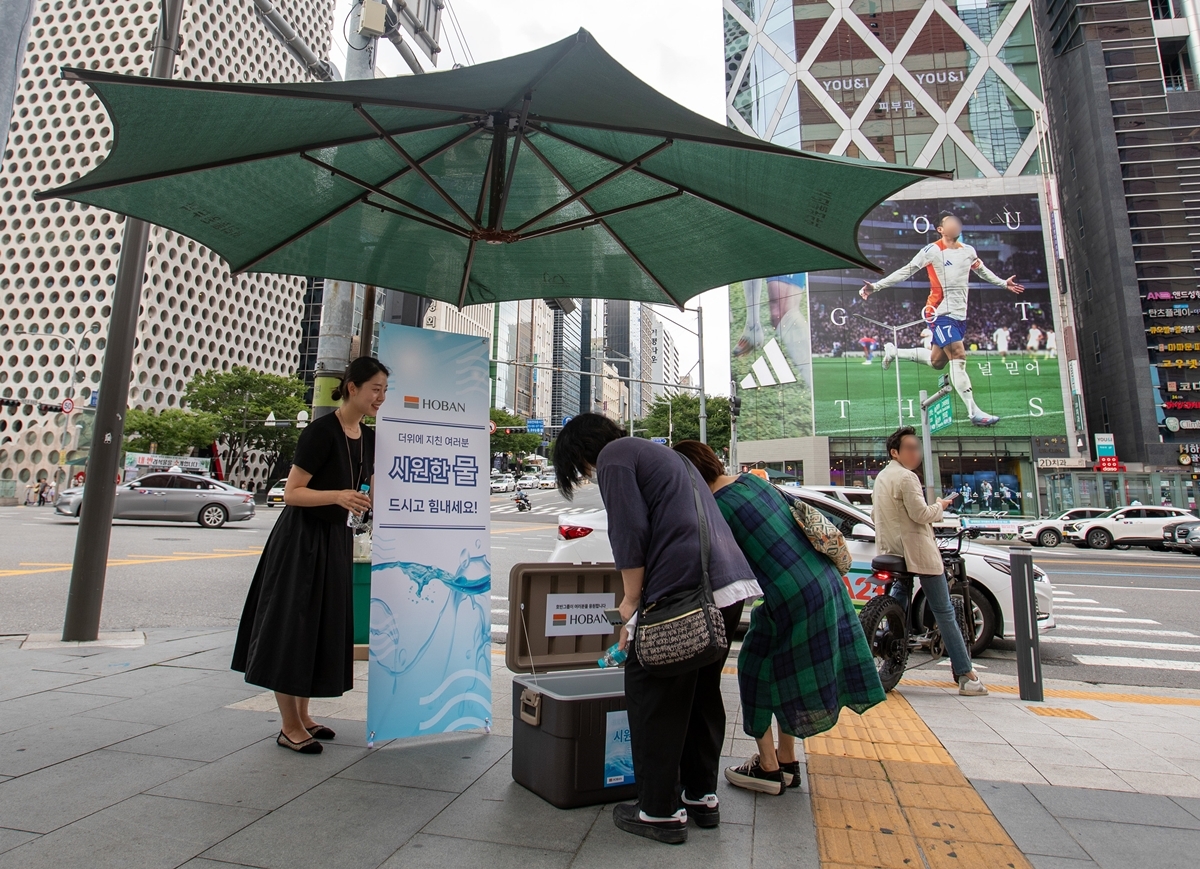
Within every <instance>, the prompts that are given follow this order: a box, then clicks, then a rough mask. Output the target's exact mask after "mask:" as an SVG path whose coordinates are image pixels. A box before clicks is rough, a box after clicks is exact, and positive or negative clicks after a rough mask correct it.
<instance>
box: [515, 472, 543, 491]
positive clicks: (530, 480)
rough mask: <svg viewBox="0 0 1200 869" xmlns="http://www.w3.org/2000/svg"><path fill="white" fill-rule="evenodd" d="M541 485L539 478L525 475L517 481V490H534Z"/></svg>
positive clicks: (533, 475) (534, 475) (535, 475)
mask: <svg viewBox="0 0 1200 869" xmlns="http://www.w3.org/2000/svg"><path fill="white" fill-rule="evenodd" d="M540 483H541V477H539V476H538V475H537V474H526V475H525V476H523V477H522V478H521V479H519V480H517V488H518V489H536V488H537V487H538V485H539V484H540Z"/></svg>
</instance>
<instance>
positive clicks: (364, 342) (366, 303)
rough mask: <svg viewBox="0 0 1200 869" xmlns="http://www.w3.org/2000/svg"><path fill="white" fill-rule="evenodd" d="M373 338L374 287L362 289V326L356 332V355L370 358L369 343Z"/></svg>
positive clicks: (371, 285) (370, 285) (368, 285)
mask: <svg viewBox="0 0 1200 869" xmlns="http://www.w3.org/2000/svg"><path fill="white" fill-rule="evenodd" d="M374 337H375V286H374V284H367V285H366V286H365V287H363V315H362V326H360V327H359V330H358V355H359V356H371V355H373V354H372V353H371V349H372V348H371V341H372V339H373V338H374Z"/></svg>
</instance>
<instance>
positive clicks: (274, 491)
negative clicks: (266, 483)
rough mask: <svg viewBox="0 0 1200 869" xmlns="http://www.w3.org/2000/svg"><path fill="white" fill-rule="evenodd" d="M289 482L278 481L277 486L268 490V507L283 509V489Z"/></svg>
mask: <svg viewBox="0 0 1200 869" xmlns="http://www.w3.org/2000/svg"><path fill="white" fill-rule="evenodd" d="M286 483H287V480H276V481H275V484H274V485H273V486H271V488H270V489H268V490H267V506H268V507H282V506H283V487H284V485H285V484H286Z"/></svg>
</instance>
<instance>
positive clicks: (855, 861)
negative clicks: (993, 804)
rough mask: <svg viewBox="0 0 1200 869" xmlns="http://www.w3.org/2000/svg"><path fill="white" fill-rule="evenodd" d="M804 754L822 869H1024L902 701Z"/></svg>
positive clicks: (852, 717) (851, 717) (852, 722)
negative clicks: (1006, 868) (995, 868)
mask: <svg viewBox="0 0 1200 869" xmlns="http://www.w3.org/2000/svg"><path fill="white" fill-rule="evenodd" d="M804 747H805V753H806V756H807V763H808V777H809V783H810V787H811V790H812V802H813V817H814V820H815V822H816V826H817V845H818V850H819V852H820V856H821V866H822V867H823V869H849V867H856V869H863V867H878V869H943V867H951V866H952V867H955V869H993V867H1000V869H1004V867H1008V869H1032V867H1031V866H1030V864H1029V861H1028V860H1026V859H1025V857H1024V856H1023V855H1022V854H1021V853H1020V851H1019V850H1018V849H1017V847H1016V846H1015V845H1014V844H1013V842H1012V839H1011V838H1010V837H1009V835H1008V834H1007V833H1006V832H1005V830H1004V828H1003V827H1002V826H1001V825H1000V823H999V822H998V821H997V820H996V818H995V817H994V816H993V815H992V813H991V811H990V810H989V809H988V807H987V804H986V803H984V801H983V800H982V799H981V798H980V796H979V794H977V793H976V792H975V789H974V788H972V787H971V785H970V783H969V782H968V781H967V779H966V777H964V776H963V774H962V772H961V771H959V769H958V766H957V764H955V763H954V759H953V758H952V757H951V756H950V754H949V752H947V751H946V749H945V748H944V747H943V746H942V744H941V743H940V742H938V740H937V738H936V737H935V736H934V735H933V733H932V731H930V729H929V728H928V727H927V726H926V725H925V722H924V721H922V720H921V718H920V716H919V715H917V713H916V711H915V710H914V709H913V708H912V706H910V705H909V703H908V701H906V700H905V699H904V697H903V696H902V695H901V694H899V693H897V692H893V693H891V694H889V695H888V698H887V700H886V702H884V703H882V704H880V705H879V706H876V707H875V708H873V709H869V710H867V712H866V713H865V714H863V715H856V714H854V713H852V712H848V711H847V712H843V713H842V717H841V720H840V721H839V723H838V726H837V727H835V728H833V729H832V730H830V731H829V732H827V733H823V734H821V735H820V736H815V737H812V738H810V739H807V740H805V743H804Z"/></svg>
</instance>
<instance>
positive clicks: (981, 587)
mask: <svg viewBox="0 0 1200 869" xmlns="http://www.w3.org/2000/svg"><path fill="white" fill-rule="evenodd" d="M785 491H786V492H787V494H789V495H795V494H797V490H796V489H795V488H787V489H785ZM799 495H800V497H802V498H803V499H804V500H805V501H806V502H807V503H808V504H811V505H812V506H813V507H816V508H817V509H818V510H820V511H821V512H822V513H824V514H825V515H826V516H827V517H828V518H829V519H830V521H832V522H833V523H834V524H835V525H836V526H837V527H838V529H839V530H841V532H842V533H843V534H844V535H845V536H846V543H847V545H848V546H849V547H850V553H851V555H853V557H854V564H853V565H852V566H851V568H850V572H849V574H847V575H846V576H845V577H844V581H845V583H846V588H847V589H848V590H849V592H850V597H851V598H853V599H854V601H855V604H856V605H862V604H863V603H865V602H866V601H868V600H870V599H871V598H872V597H874V596H875V595H876V594H878V593H879V592H880V591H881V589H880V587H879V585H878V584H877V583H875V582H874V581H872V575H873V574H872V571H871V559H872V558H874V557H875V555H876V554H877V550H876V547H875V526H874V524H873V523H872V522H871V517H870V516H868V515H867V514H866V513H863V512H862V511H861V510H859V509H857V508H856V507H852V506H850V505H849V504H846V503H844V502H842V501H839V500H835V499H833V498H830V497H829V496H827V495H824V494H821V493H819V492H815V491H813V490H810V489H807V488H802V489H800V490H799ZM962 555H963V558H964V559H966V563H967V575H968V576H970V577H971V597H972V603H973V605H974V607H975V625H976V630H977V634H976V640H975V644H974V647H973V649H972V654H978V653H979V652H981V651H983V650H984V649H986V648H987V647H988V646H989V645H990V644H991V642H992V640H993V639H994V638H996V637H1000V638H1003V639H1012V638H1013V637H1014V636H1015V634H1014V627H1015V622H1014V619H1013V604H1012V582H1011V579H1010V577H1009V567H1008V560H1007V558H1005V557H1004V555H1003V554H1002V553H1001V552H1000V551H999V550H997V549H995V548H993V547H991V546H986V545H984V544H981V543H976V542H974V541H971V540H965V541H963V546H962ZM612 560H613V557H612V549H611V548H610V547H609V543H608V514H607V512H606V511H604V510H597V511H594V512H588V513H567V514H563V515H562V516H560V517H559V524H558V544H557V545H556V546H555V547H554V552H553V553H552V554H551V555H550V561H552V562H566V563H572V564H578V563H582V562H596V563H610V562H611V561H612ZM1033 574H1034V580H1035V582H1034V591H1035V593H1036V595H1037V611H1038V628H1039V629H1040V630H1043V631H1045V630H1049V629H1051V628H1053V627H1054V626H1055V622H1054V595H1053V587H1052V586H1051V584H1050V581H1049V578H1048V577H1047V576H1046V573H1045V571H1043V570H1042V569H1041V568H1039V567H1037V566H1036V565H1035V566H1034V568H1033ZM913 603H914V617H915V618H916V619H918V620H919V623H921V624H925V625H928V626H932V625H933V613H931V612H928V611H927V610H926V609H925V598H924V595H923V594H922V593H921V590H920V588H919V587H918V588H917V593H916V596H915V597H914V599H913Z"/></svg>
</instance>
